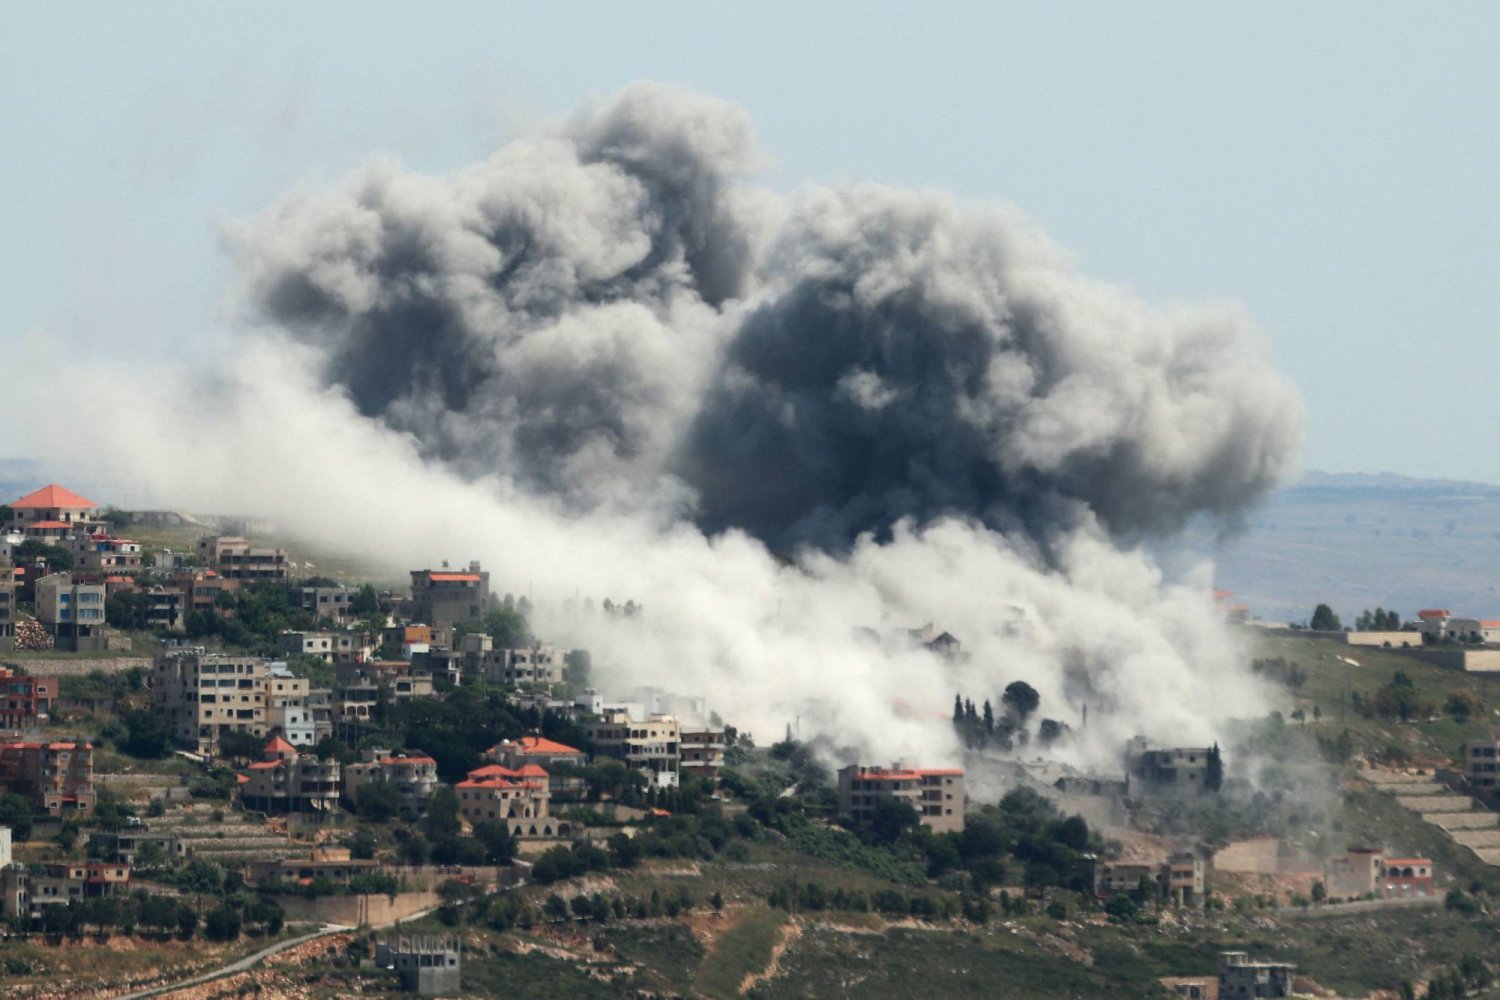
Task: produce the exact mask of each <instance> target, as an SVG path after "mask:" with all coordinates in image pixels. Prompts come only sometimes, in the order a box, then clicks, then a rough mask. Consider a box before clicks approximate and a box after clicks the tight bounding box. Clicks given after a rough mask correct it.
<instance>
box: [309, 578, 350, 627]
mask: <svg viewBox="0 0 1500 1000" xmlns="http://www.w3.org/2000/svg"><path fill="white" fill-rule="evenodd" d="M355 593H356V591H353V590H350V589H349V588H348V587H303V588H302V589H301V590H299V591H298V592H297V594H298V598H299V600H300V601H301V603H302V610H303V611H306V612H307V613H308V614H310V615H312V616H313V620H314V621H317V622H322V621H331V622H333V623H334V624H335V625H342V624H344V622H346V621H348V620H349V618H350V613H349V602H350V601H352V600H353V599H354V595H355Z"/></svg>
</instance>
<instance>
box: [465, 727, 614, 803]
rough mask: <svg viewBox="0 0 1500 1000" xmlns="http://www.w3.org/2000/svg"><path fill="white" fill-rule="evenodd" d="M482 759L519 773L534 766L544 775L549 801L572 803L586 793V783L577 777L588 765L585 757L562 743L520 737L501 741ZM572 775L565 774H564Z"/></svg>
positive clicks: (585, 755)
mask: <svg viewBox="0 0 1500 1000" xmlns="http://www.w3.org/2000/svg"><path fill="white" fill-rule="evenodd" d="M485 758H486V759H488V760H492V761H494V762H495V763H497V764H499V765H500V766H501V767H505V768H509V769H511V770H514V771H520V770H521V769H523V768H524V767H526V765H527V764H534V765H536V766H537V767H539V768H541V769H542V770H544V771H546V772H547V785H548V790H549V791H550V793H551V796H552V798H553V799H557V800H576V799H581V798H583V796H584V794H585V793H586V792H587V791H588V782H586V781H585V780H584V779H583V777H582V775H580V774H578V773H577V772H578V771H581V770H582V769H583V768H585V767H587V766H588V762H589V758H588V754H586V753H584V752H583V751H582V750H579V749H577V748H575V747H570V746H568V745H567V744H566V743H557V742H555V741H553V740H549V739H546V738H545V737H541V736H522V737H521V738H519V739H515V740H501V741H500V742H499V743H497V744H495V745H494V746H492V747H490V748H489V750H487V751H485ZM570 771H571V772H573V773H568V772H570Z"/></svg>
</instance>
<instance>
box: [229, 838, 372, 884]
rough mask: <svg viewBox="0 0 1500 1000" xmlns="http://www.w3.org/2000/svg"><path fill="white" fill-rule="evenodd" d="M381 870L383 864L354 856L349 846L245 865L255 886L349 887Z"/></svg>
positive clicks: (315, 849)
mask: <svg viewBox="0 0 1500 1000" xmlns="http://www.w3.org/2000/svg"><path fill="white" fill-rule="evenodd" d="M379 870H380V862H378V861H375V860H373V859H370V858H355V857H350V854H349V849H348V848H347V847H317V848H314V849H313V850H312V851H310V852H308V856H307V857H305V858H279V859H276V860H274V861H251V862H250V863H249V864H248V865H246V866H245V881H247V882H249V883H250V884H251V885H273V884H275V883H278V882H310V881H313V880H315V879H320V878H321V879H327V880H328V881H330V882H332V883H334V884H335V885H348V884H349V883H350V882H351V881H353V880H354V879H356V878H358V877H359V876H361V875H369V874H373V873H375V872H377V871H379Z"/></svg>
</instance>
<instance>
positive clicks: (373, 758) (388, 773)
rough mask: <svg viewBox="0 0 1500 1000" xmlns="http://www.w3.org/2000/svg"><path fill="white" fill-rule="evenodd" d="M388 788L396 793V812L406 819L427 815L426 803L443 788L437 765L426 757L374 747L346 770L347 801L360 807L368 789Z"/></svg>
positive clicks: (361, 753) (345, 787) (352, 806)
mask: <svg viewBox="0 0 1500 1000" xmlns="http://www.w3.org/2000/svg"><path fill="white" fill-rule="evenodd" d="M373 784H384V785H389V786H391V787H392V788H393V789H395V792H396V801H397V808H398V809H399V810H400V811H401V812H402V813H403V814H406V815H411V816H417V815H420V814H422V813H424V812H426V811H427V800H428V799H430V798H432V793H433V792H435V791H437V787H438V785H439V784H440V782H439V780H438V773H437V761H435V760H433V759H432V758H431V757H429V756H427V755H426V754H424V753H408V752H406V751H398V752H396V753H392V752H391V751H389V750H384V749H380V748H378V747H372V748H369V749H366V750H363V751H361V752H360V760H359V762H358V763H354V764H350V765H348V766H347V767H345V768H344V800H345V803H346V804H347V805H348V806H350V807H351V808H357V807H358V805H359V795H360V790H361V789H362V788H365V787H366V786H368V785H373Z"/></svg>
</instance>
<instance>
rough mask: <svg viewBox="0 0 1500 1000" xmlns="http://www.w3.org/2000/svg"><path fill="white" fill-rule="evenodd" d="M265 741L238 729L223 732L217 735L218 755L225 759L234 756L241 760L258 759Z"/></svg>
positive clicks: (230, 758)
mask: <svg viewBox="0 0 1500 1000" xmlns="http://www.w3.org/2000/svg"><path fill="white" fill-rule="evenodd" d="M265 743H266V741H265V740H264V739H262V738H261V737H259V736H256V735H255V734H254V733H250V732H244V731H238V732H229V733H224V734H222V735H221V736H220V737H219V756H220V757H223V758H224V759H225V760H232V759H234V758H236V757H238V758H240V759H242V760H258V759H260V755H261V752H262V751H263V750H264V749H265Z"/></svg>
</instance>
